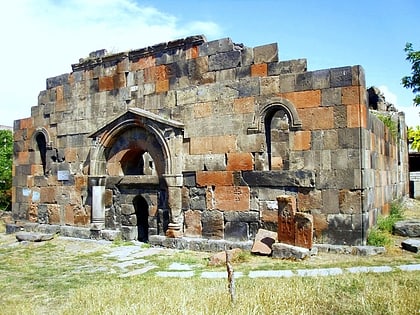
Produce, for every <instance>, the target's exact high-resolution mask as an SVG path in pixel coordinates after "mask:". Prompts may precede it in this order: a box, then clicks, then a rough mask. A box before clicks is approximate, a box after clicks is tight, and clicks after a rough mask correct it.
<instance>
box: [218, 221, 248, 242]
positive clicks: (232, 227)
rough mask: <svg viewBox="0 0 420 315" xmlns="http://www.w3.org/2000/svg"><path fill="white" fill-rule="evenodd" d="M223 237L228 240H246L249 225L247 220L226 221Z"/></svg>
mask: <svg viewBox="0 0 420 315" xmlns="http://www.w3.org/2000/svg"><path fill="white" fill-rule="evenodd" d="M224 238H225V239H226V240H228V241H237V242H242V241H247V240H248V238H249V226H248V223H247V222H235V221H233V222H226V223H225V231H224Z"/></svg>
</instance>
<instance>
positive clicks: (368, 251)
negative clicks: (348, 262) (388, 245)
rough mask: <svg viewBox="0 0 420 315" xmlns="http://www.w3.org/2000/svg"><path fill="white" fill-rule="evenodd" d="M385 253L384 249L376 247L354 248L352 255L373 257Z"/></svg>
mask: <svg viewBox="0 0 420 315" xmlns="http://www.w3.org/2000/svg"><path fill="white" fill-rule="evenodd" d="M384 253H385V247H381V246H380V247H377V246H354V247H352V254H353V255H358V256H374V255H379V254H384Z"/></svg>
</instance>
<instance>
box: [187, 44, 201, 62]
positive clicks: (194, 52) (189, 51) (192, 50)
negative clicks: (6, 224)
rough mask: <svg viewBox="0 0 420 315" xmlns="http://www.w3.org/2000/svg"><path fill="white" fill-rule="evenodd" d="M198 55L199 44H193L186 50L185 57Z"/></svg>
mask: <svg viewBox="0 0 420 315" xmlns="http://www.w3.org/2000/svg"><path fill="white" fill-rule="evenodd" d="M197 57H198V46H193V47H191V48H189V49H187V50H186V51H185V59H187V60H189V59H194V58H197Z"/></svg>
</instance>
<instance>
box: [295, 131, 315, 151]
mask: <svg viewBox="0 0 420 315" xmlns="http://www.w3.org/2000/svg"><path fill="white" fill-rule="evenodd" d="M310 149H311V132H310V131H296V132H295V133H294V137H293V150H296V151H302V150H310Z"/></svg>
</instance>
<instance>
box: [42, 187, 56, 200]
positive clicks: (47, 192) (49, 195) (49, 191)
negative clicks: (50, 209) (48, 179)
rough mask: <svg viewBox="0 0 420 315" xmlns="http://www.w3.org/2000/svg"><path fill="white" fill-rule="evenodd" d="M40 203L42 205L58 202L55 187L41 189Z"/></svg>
mask: <svg viewBox="0 0 420 315" xmlns="http://www.w3.org/2000/svg"><path fill="white" fill-rule="evenodd" d="M40 202H41V203H54V202H56V198H55V187H41V191H40Z"/></svg>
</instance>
